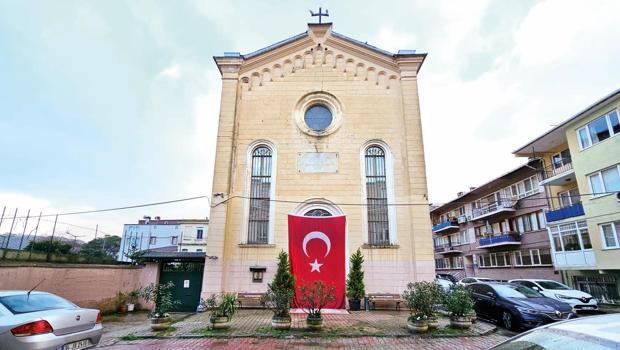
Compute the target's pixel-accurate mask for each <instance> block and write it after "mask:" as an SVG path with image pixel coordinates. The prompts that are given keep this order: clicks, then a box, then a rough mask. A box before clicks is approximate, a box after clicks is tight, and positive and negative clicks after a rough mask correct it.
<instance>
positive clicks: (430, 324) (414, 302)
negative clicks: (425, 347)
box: [403, 281, 442, 333]
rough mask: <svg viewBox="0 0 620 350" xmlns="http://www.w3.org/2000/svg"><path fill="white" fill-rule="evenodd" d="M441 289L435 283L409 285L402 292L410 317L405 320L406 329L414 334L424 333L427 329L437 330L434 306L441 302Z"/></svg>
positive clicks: (437, 323)
mask: <svg viewBox="0 0 620 350" xmlns="http://www.w3.org/2000/svg"><path fill="white" fill-rule="evenodd" d="M441 296H442V294H441V287H439V286H438V285H437V284H436V283H435V282H425V281H421V282H415V283H409V284H408V285H407V289H406V290H405V291H404V292H403V299H404V300H405V301H406V303H407V306H408V307H409V311H410V312H411V315H410V316H409V318H408V319H407V328H409V330H410V331H412V332H415V333H423V332H426V331H427V330H428V329H429V328H431V329H432V328H437V326H438V325H439V320H438V319H437V317H436V316H435V313H434V308H435V304H437V303H439V302H440V301H441Z"/></svg>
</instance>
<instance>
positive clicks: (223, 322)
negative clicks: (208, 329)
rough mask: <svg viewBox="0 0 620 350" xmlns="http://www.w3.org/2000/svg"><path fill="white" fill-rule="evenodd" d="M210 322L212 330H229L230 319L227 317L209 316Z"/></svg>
mask: <svg viewBox="0 0 620 350" xmlns="http://www.w3.org/2000/svg"><path fill="white" fill-rule="evenodd" d="M210 321H211V326H212V327H213V329H228V328H230V318H228V316H211V318H210Z"/></svg>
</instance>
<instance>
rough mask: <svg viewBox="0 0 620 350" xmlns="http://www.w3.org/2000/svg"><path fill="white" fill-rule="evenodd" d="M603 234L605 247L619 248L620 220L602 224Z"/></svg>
mask: <svg viewBox="0 0 620 350" xmlns="http://www.w3.org/2000/svg"><path fill="white" fill-rule="evenodd" d="M600 229H601V236H602V241H603V247H604V248H619V247H620V242H619V241H620V237H618V233H620V221H616V222H613V223H607V224H602V225H600Z"/></svg>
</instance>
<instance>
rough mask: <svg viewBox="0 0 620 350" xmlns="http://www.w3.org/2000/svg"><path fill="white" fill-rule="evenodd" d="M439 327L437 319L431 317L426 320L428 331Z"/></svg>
mask: <svg viewBox="0 0 620 350" xmlns="http://www.w3.org/2000/svg"><path fill="white" fill-rule="evenodd" d="M438 327H439V319H438V318H437V317H431V318H429V319H428V329H437V328H438Z"/></svg>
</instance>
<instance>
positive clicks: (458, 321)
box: [450, 316, 471, 329]
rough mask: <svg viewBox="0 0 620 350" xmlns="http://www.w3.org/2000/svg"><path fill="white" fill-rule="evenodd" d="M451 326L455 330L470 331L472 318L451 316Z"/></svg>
mask: <svg viewBox="0 0 620 350" xmlns="http://www.w3.org/2000/svg"><path fill="white" fill-rule="evenodd" d="M450 326H452V327H453V328H459V329H469V328H471V317H469V316H451V317H450Z"/></svg>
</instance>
